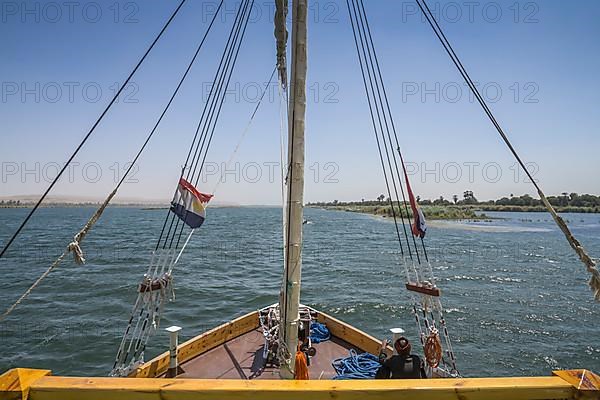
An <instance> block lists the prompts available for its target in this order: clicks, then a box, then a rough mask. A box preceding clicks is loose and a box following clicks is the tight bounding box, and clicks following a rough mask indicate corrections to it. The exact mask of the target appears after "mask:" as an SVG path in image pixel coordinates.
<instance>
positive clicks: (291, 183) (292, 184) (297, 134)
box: [279, 0, 308, 379]
mask: <svg viewBox="0 0 600 400" xmlns="http://www.w3.org/2000/svg"><path fill="white" fill-rule="evenodd" d="M279 2H280V3H284V1H279ZM280 6H281V5H280ZM307 11H308V6H307V0H292V21H293V23H292V43H291V49H292V51H291V54H292V56H291V79H290V88H289V91H290V97H289V111H288V119H289V121H288V123H289V126H288V165H287V168H286V169H285V171H286V175H285V182H286V185H287V199H286V204H285V207H284V213H285V223H284V243H285V251H284V274H283V284H282V289H281V293H282V295H281V301H280V304H279V309H280V310H281V328H280V334H281V339H282V343H283V344H284V345H285V349H286V352H287V353H289V354H294V353H295V349H296V347H297V345H298V328H299V326H298V323H299V318H300V314H299V307H300V282H301V277H302V222H303V220H304V218H303V207H304V203H303V201H304V200H303V199H304V127H305V123H304V118H305V114H306V68H307V59H306V56H307V49H306V46H307V40H306V39H307V37H306V36H307V32H306V31H307V19H306V17H307ZM284 29H285V28H284ZM284 73H285V72H284ZM281 376H282V377H284V378H286V379H292V378H293V377H294V366H293V365H292V358H291V357H286V358H285V361H284V362H282V365H281Z"/></svg>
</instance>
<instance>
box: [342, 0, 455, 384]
mask: <svg viewBox="0 0 600 400" xmlns="http://www.w3.org/2000/svg"><path fill="white" fill-rule="evenodd" d="M346 5H347V8H348V14H349V16H350V22H351V26H352V32H353V35H354V43H355V46H356V50H357V53H358V60H359V65H360V69H361V74H362V79H363V84H364V87H365V92H366V95H367V102H368V105H369V112H370V116H371V122H372V125H373V131H374V133H375V139H376V142H377V148H378V152H379V159H380V162H381V166H382V170H383V175H384V179H385V183H386V189H387V192H388V196H389V204H390V207H391V212H392V216H393V217H394V225H395V228H396V236H397V239H398V242H399V244H400V248H401V256H402V263H403V264H404V268H405V271H406V277H407V284H409V285H410V286H411V287H413V288H419V287H424V286H425V287H428V288H435V279H434V276H433V269H432V267H431V264H430V262H429V258H428V256H427V251H426V247H425V243H424V240H423V235H419V236H420V238H421V246H420V247H422V250H419V246H418V245H417V241H416V238H415V235H416V234H415V233H414V232H413V231H412V229H407V226H406V223H407V221H408V223H409V224H410V219H411V218H412V219H413V223H416V219H417V215H415V212H414V210H413V212H410V211H409V209H408V203H409V202H408V201H407V195H408V197H409V198H410V199H411V201H412V198H413V195H412V191H411V188H410V184H409V181H408V174H407V172H406V165H405V162H404V158H403V155H402V152H401V150H400V145H399V139H398V134H397V131H396V126H395V123H394V119H393V115H392V112H391V106H390V103H389V100H388V96H387V92H386V89H385V82H384V80H383V76H382V72H381V68H380V66H379V60H378V57H377V52H376V50H375V45H374V41H373V37H372V34H371V30H370V26H369V21H368V18H367V14H366V10H365V6H364V2H363V0H346ZM382 147H383V148H382ZM403 176H404V178H405V184H406V186H407V187H406V189H407V190H406V191H405V190H404V186H403V182H402V177H403ZM390 181H391V182H390ZM411 208H412V206H411ZM403 211H404V213H405V214H403ZM398 213H399V214H400V215H399V218H398ZM405 216H406V219H407V221H405ZM399 223H401V224H402V229H400V227H399ZM401 230H402V231H403V233H404V235H401V234H400V232H401ZM409 236H410V238H409ZM403 239H404V244H405V246H403V243H402V242H403ZM403 249H405V250H406V252H404V251H403ZM421 251H422V256H421ZM406 256H408V259H409V260H407V257H406ZM409 263H410V265H412V271H411V269H410V265H409ZM411 275H412V276H411ZM413 276H414V277H413ZM436 296H439V292H438V294H437V295H436ZM418 298H419V299H420V301H418V300H417V297H413V300H414V303H413V311H414V315H415V318H416V322H417V328H418V329H419V333H420V336H419V337H420V339H421V344H422V345H423V347H424V351H427V352H428V353H431V350H432V349H435V348H432V347H431V346H432V342H431V340H432V339H430V340H429V342H428V343H429V345H428V348H427V349H425V345H426V338H427V336H428V334H429V333H430V332H431V329H437V328H436V319H439V321H440V324H441V325H442V326H443V334H444V341H445V343H446V349H447V355H448V357H449V358H450V366H449V367H448V364H447V363H445V361H444V360H443V357H442V354H443V351H442V348H441V341H439V344H440V348H439V350H440V352H439V355H440V357H441V358H440V361H438V362H436V363H434V364H435V365H436V367H437V366H438V365H439V364H440V362H443V363H444V365H443V366H442V367H440V368H441V369H444V370H445V371H446V372H447V373H448V374H450V375H458V372H457V370H456V362H455V359H454V354H453V352H452V347H451V342H450V337H449V335H448V331H447V329H446V326H445V321H444V319H443V310H442V306H441V302H440V301H439V298H438V297H436V298H435V299H434V297H433V296H432V295H429V294H425V293H421V294H419V295H418ZM420 313H422V319H423V323H424V326H423V324H422V323H421V319H420V318H419V314H420ZM425 332H427V334H426V333H425Z"/></svg>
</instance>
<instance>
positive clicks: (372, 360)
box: [331, 350, 381, 379]
mask: <svg viewBox="0 0 600 400" xmlns="http://www.w3.org/2000/svg"><path fill="white" fill-rule="evenodd" d="M331 365H332V366H333V368H334V369H335V372H337V376H335V377H334V378H333V379H373V378H375V374H376V373H377V370H378V369H379V367H381V364H380V363H379V358H378V357H377V356H375V355H373V354H371V353H362V354H357V353H356V351H355V350H350V355H349V356H348V357H345V358H338V359H337V360H335V361H333V363H332V364H331Z"/></svg>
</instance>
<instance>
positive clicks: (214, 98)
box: [157, 1, 252, 249]
mask: <svg viewBox="0 0 600 400" xmlns="http://www.w3.org/2000/svg"><path fill="white" fill-rule="evenodd" d="M248 5H249V2H248V1H246V2H244V3H242V4H240V7H239V8H238V12H237V15H236V19H235V21H234V24H233V26H232V30H231V32H230V35H229V38H228V40H227V44H226V46H225V49H224V51H223V54H222V56H221V61H220V63H219V67H218V69H217V74H216V76H215V79H214V81H213V87H211V92H210V93H209V99H208V100H207V103H206V104H205V106H204V110H203V112H202V116H201V118H200V121H199V123H198V126H197V129H196V133H195V136H194V141H193V142H192V145H191V147H190V149H194V148H195V150H194V154H193V156H192V158H191V160H192V161H191V163H190V165H189V166H188V165H187V162H186V165H185V166H184V168H183V169H182V177H183V175H184V172H185V170H186V169H187V171H188V172H187V174H185V176H186V180H188V181H189V180H194V175H195V172H196V169H197V167H198V165H199V160H200V157H201V155H202V153H204V152H208V147H209V146H210V140H209V141H208V142H207V136H208V132H209V131H210V130H211V125H213V127H212V133H213V134H214V129H215V127H216V123H217V120H218V117H219V115H220V111H221V107H222V105H223V102H224V99H225V94H226V89H227V86H228V85H229V81H230V79H231V76H232V73H233V68H234V67H235V62H236V60H237V54H238V53H239V49H240V47H241V41H242V39H243V34H244V33H245V26H247V23H248V20H249V16H250V12H249V9H251V7H252V6H250V8H249V7H248ZM247 11H248V13H246V12H247ZM244 20H245V24H244ZM242 26H244V29H243V32H242V35H240V31H241V28H242ZM236 47H237V52H235V49H236ZM234 52H235V56H234ZM234 57H235V58H234ZM232 60H233V64H232ZM230 66H231V67H230ZM226 77H227V79H226ZM225 80H227V82H226V83H225ZM215 82H216V85H214V83H215ZM215 86H216V90H215ZM219 98H220V99H221V101H220V106H219V107H218V110H217V104H219ZM205 117H206V118H205ZM201 129H202V131H201V132H200V130H201ZM199 132H200V137H199V138H198V141H197V142H195V139H196V138H197V136H198V133H199ZM211 139H212V135H211ZM189 154H191V151H190V153H188V160H189ZM199 177H200V175H198V179H199ZM198 179H196V182H195V185H197V183H198ZM169 218H170V223H169V228H168V230H167V234H166V236H164V239H165V240H164V243H163V245H162V248H163V249H165V248H167V247H168V248H169V249H171V248H172V247H173V241H174V239H175V236H176V234H177V233H176V232H177V228H178V227H179V223H180V220H179V218H177V217H176V216H175V215H174V214H173V213H171V212H170V211H167V216H166V218H165V223H164V224H163V229H162V231H161V235H160V237H159V242H158V244H157V248H158V246H160V240H162V237H163V233H164V230H165V227H166V225H167V221H168V220H169ZM173 225H175V229H173ZM183 228H184V225H183V224H182V231H183ZM180 237H181V235H180ZM167 244H168V246H167ZM178 245H179V240H178V241H177V245H176V248H177V246H178Z"/></svg>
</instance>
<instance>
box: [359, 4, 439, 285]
mask: <svg viewBox="0 0 600 400" xmlns="http://www.w3.org/2000/svg"><path fill="white" fill-rule="evenodd" d="M359 2H360V9H361V10H362V15H364V24H365V25H366V35H368V39H369V43H370V46H371V48H372V49H373V58H374V59H375V63H374V67H375V68H376V69H377V76H378V77H379V82H380V83H381V90H382V92H383V99H384V102H385V105H386V109H387V113H388V115H389V119H390V124H391V127H392V132H393V133H394V139H395V144H396V151H397V152H398V156H399V157H400V165H402V170H403V172H404V176H405V178H406V181H407V185H408V173H407V171H406V164H405V163H404V157H403V156H402V152H401V151H400V142H399V140H398V133H397V132H396V124H395V123H394V118H393V115H392V110H391V107H390V102H389V100H388V96H387V91H386V89H385V81H384V80H383V75H382V73H381V68H380V67H379V57H378V56H377V52H376V51H375V43H374V42H373V36H372V35H371V27H370V25H369V19H368V18H367V12H366V10H365V5H364V2H363V0H360V1H359ZM371 63H373V61H371ZM380 102H382V101H381V97H380ZM384 115H385V113H384ZM386 128H388V127H387V124H386ZM387 133H388V140H389V142H390V148H392V147H393V145H392V140H391V136H390V131H389V128H388V130H387ZM395 162H396V158H395V157H394V163H395ZM396 173H397V174H398V179H399V181H400V191H401V193H402V202H403V204H404V211H405V212H406V216H407V219H408V220H409V221H410V212H409V211H408V202H407V201H406V195H405V193H404V187H403V185H402V179H401V177H400V172H399V171H398V165H397V164H396ZM415 218H416V216H414V215H413V223H414V222H415ZM405 229H406V228H405ZM405 233H406V232H405ZM411 236H412V241H413V245H414V246H415V249H417V243H416V239H415V237H414V235H411ZM420 239H421V247H422V249H423V256H424V257H425V261H427V262H429V257H428V256H427V249H426V248H425V241H424V239H423V237H420ZM407 240H408V239H407ZM417 257H418V250H417ZM432 275H433V274H432Z"/></svg>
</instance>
